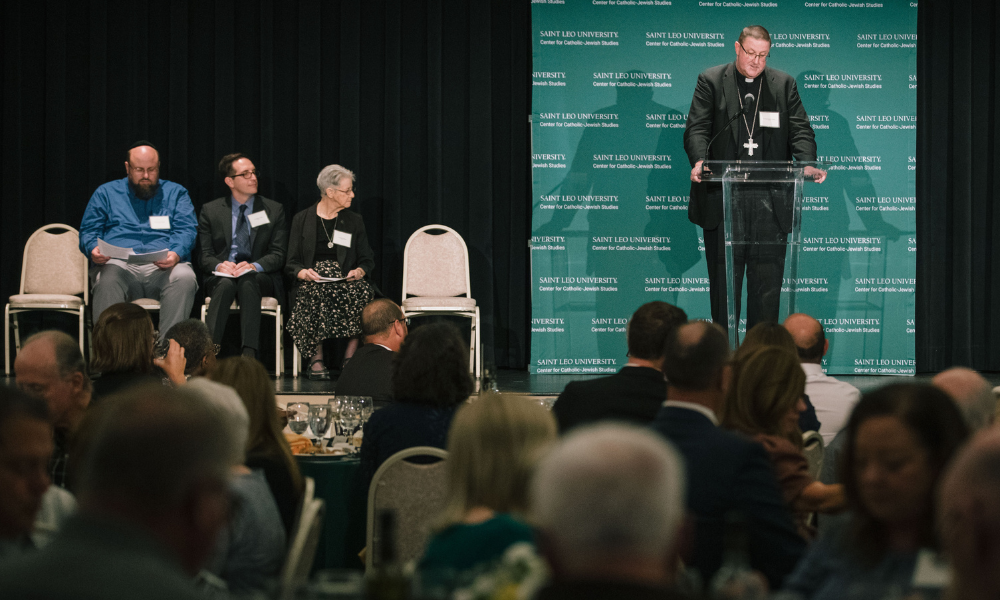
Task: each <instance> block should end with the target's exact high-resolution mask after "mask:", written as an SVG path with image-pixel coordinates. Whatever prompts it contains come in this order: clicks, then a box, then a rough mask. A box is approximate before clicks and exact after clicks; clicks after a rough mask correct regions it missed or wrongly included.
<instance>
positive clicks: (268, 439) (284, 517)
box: [208, 356, 302, 538]
mask: <svg viewBox="0 0 1000 600" xmlns="http://www.w3.org/2000/svg"><path fill="white" fill-rule="evenodd" d="M208 377H209V379H211V380H213V381H218V382H219V383H222V384H224V385H228V386H230V387H231V388H233V389H235V390H236V393H237V394H239V396H240V399H241V400H242V401H243V405H244V406H246V409H247V413H249V415H250V427H249V434H248V436H247V460H246V466H247V467H248V468H250V469H260V470H262V471H263V472H264V476H265V477H266V478H267V485H268V487H270V488H271V494H272V495H273V496H274V500H275V502H276V503H277V505H278V512H280V513H281V522H282V524H284V526H285V533H286V534H287V535H288V536H289V538H291V536H292V534H293V533H294V532H293V531H292V527H293V526H294V522H295V513H296V511H297V510H298V508H299V503H300V502H301V501H302V476H301V475H300V474H299V466H298V463H296V462H295V458H294V457H293V456H292V450H291V448H289V447H288V440H286V439H285V436H284V434H282V433H281V430H282V428H283V427H284V425H282V424H281V423H280V421H279V419H278V408H277V403H276V401H275V398H274V382H273V381H272V380H271V378H270V376H269V375H268V374H267V369H265V368H264V365H262V364H260V362H258V361H257V360H254V359H252V358H248V357H245V356H244V357H233V358H227V359H224V360H221V361H219V363H218V364H217V365H216V366H215V367H214V368H213V369H212V370H211V371H209V373H208Z"/></svg>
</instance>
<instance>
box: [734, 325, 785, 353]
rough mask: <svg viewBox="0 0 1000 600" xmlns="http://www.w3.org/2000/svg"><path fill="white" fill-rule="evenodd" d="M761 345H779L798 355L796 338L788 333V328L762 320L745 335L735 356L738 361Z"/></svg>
mask: <svg viewBox="0 0 1000 600" xmlns="http://www.w3.org/2000/svg"><path fill="white" fill-rule="evenodd" d="M761 346H777V347H779V348H784V349H785V350H788V351H789V352H791V353H792V354H794V355H796V356H798V349H797V348H796V347H795V340H793V339H792V334H790V333H788V330H787V329H785V328H784V327H782V326H781V325H779V324H777V323H774V322H771V321H762V322H760V323H757V324H756V325H754V326H753V327H751V328H750V331H748V332H747V334H746V336H744V337H743V341H742V342H741V343H740V347H739V348H737V349H736V355H735V357H734V358H735V359H736V360H737V361H738V360H740V359H741V358H742V357H744V356H746V355H747V354H748V353H749V352H753V351H754V350H756V349H757V348H760V347H761Z"/></svg>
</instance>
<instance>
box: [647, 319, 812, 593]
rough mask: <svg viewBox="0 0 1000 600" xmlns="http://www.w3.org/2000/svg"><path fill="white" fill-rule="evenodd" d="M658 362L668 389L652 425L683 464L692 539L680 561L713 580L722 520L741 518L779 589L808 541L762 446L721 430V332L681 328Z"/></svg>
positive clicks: (724, 358) (703, 326) (759, 561)
mask: <svg viewBox="0 0 1000 600" xmlns="http://www.w3.org/2000/svg"><path fill="white" fill-rule="evenodd" d="M663 360H664V373H665V374H666V376H667V379H668V380H669V381H670V384H669V387H668V390H667V401H666V402H665V403H664V404H663V408H662V409H660V412H659V414H657V415H656V420H655V421H653V424H652V427H653V429H655V430H656V431H658V432H660V433H661V434H663V436H664V437H666V438H667V439H668V440H670V441H671V442H673V443H674V444H675V445H676V446H677V449H678V450H680V452H681V454H682V455H683V456H684V459H685V462H686V464H687V475H688V495H687V507H688V510H689V511H690V512H691V513H692V514H693V515H694V517H695V536H694V547H693V550H692V552H691V555H690V556H687V557H685V562H686V563H687V565H688V566H689V567H693V568H695V569H697V570H698V571H699V572H700V573H701V575H702V577H703V578H704V580H705V581H710V580H711V578H712V576H713V575H714V574H715V572H716V571H717V570H718V569H719V566H720V565H721V564H722V553H723V545H724V532H725V531H724V530H725V520H726V517H727V515H729V514H732V513H739V514H741V515H742V516H743V517H744V518H745V519H746V522H747V526H748V533H749V538H750V539H749V544H748V546H749V548H748V549H749V553H750V565H751V567H752V568H753V569H756V570H757V571H760V572H761V573H763V574H764V576H765V577H767V580H768V582H769V583H770V585H771V589H777V588H778V587H780V586H781V583H782V580H783V579H784V578H785V576H786V575H788V573H790V572H791V570H792V569H793V568H794V567H795V564H796V563H797V562H798V560H799V558H801V556H802V553H803V551H804V550H805V540H803V539H802V538H801V537H800V536H799V535H798V533H796V530H795V525H794V523H793V522H792V516H791V513H790V512H789V510H788V506H787V505H786V504H785V501H784V499H783V498H782V496H781V492H780V491H779V489H778V483H777V481H776V479H775V475H774V468H773V467H772V465H771V462H770V460H769V459H768V456H767V454H766V452H765V451H764V448H763V446H761V445H760V444H758V443H756V442H753V441H752V440H750V439H749V438H746V437H743V436H741V435H738V434H736V433H733V432H730V431H726V430H724V429H720V428H719V426H718V419H717V417H716V413H717V412H718V411H719V409H721V408H722V403H723V401H724V399H725V397H726V391H727V388H728V385H729V376H730V370H729V366H728V361H729V344H728V342H727V340H726V334H725V332H724V331H723V330H722V328H720V327H719V326H718V325H713V324H710V323H706V322H702V321H693V322H690V323H687V324H685V325H681V326H680V327H678V328H676V329H675V330H674V332H673V333H672V334H671V335H670V336H669V337H668V338H667V343H666V347H665V349H664V352H663Z"/></svg>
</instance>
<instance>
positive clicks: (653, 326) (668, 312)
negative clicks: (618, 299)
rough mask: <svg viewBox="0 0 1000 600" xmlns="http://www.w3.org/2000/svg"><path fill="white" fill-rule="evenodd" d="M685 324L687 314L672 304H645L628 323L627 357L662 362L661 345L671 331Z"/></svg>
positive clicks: (655, 302) (659, 302) (656, 302)
mask: <svg viewBox="0 0 1000 600" xmlns="http://www.w3.org/2000/svg"><path fill="white" fill-rule="evenodd" d="M685 322H687V314H685V312H684V311H683V310H682V309H680V308H677V307H676V306H674V305H672V304H667V303H666V302H661V301H659V300H657V301H654V302H647V303H646V304H643V305H642V306H640V307H639V309H638V310H636V311H635V313H634V314H633V315H632V318H631V319H629V321H628V328H627V333H626V338H627V340H628V355H629V357H630V358H638V359H642V360H649V361H654V362H662V360H663V344H664V342H665V341H666V339H667V336H668V335H669V334H670V332H671V331H673V330H674V329H676V328H677V326H678V325H681V324H683V323H685Z"/></svg>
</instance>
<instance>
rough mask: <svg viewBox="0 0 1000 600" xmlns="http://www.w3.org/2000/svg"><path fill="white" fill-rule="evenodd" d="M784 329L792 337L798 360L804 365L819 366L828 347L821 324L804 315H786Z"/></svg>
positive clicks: (828, 343)
mask: <svg viewBox="0 0 1000 600" xmlns="http://www.w3.org/2000/svg"><path fill="white" fill-rule="evenodd" d="M784 326H785V329H786V330H788V333H790V334H791V335H792V340H793V341H794V342H795V349H796V351H797V352H798V355H799V360H801V361H802V362H804V363H813V364H820V363H822V362H823V356H824V355H825V354H826V351H827V350H828V349H829V347H830V342H829V341H828V340H827V339H826V332H825V331H824V330H823V324H822V323H820V322H819V321H817V320H816V319H814V318H812V317H810V316H809V315H807V314H805V313H795V314H791V315H788V318H787V319H785V325H784Z"/></svg>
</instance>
